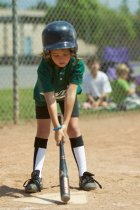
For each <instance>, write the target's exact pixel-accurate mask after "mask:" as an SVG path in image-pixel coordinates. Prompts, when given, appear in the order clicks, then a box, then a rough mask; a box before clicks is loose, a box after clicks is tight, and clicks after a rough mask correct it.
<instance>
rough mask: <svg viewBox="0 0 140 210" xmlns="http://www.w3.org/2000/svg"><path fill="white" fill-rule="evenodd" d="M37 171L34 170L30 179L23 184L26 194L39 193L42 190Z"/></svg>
mask: <svg viewBox="0 0 140 210" xmlns="http://www.w3.org/2000/svg"><path fill="white" fill-rule="evenodd" d="M39 173H40V171H39V170H34V171H33V172H32V174H31V179H28V180H27V181H25V183H24V184H23V187H25V192H26V193H36V192H41V190H42V188H43V183H42V178H40V177H39Z"/></svg>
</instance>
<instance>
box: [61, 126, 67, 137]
mask: <svg viewBox="0 0 140 210" xmlns="http://www.w3.org/2000/svg"><path fill="white" fill-rule="evenodd" d="M62 129H63V132H64V135H66V132H67V125H66V124H63V125H62Z"/></svg>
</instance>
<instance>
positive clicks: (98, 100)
mask: <svg viewBox="0 0 140 210" xmlns="http://www.w3.org/2000/svg"><path fill="white" fill-rule="evenodd" d="M88 66H89V69H90V72H88V73H87V74H86V75H85V77H84V81H83V92H84V93H86V95H87V101H86V102H85V103H84V104H83V108H85V109H86V108H97V107H99V106H102V107H106V106H107V105H108V101H107V98H108V94H109V93H111V91H112V89H111V85H110V82H109V79H108V77H107V75H106V74H105V73H104V72H102V71H100V61H99V59H98V58H96V57H92V58H91V59H90V62H88Z"/></svg>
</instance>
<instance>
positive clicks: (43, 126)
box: [33, 119, 50, 177]
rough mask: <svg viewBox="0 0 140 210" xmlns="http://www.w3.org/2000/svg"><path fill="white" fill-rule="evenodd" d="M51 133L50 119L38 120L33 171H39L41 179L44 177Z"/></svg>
mask: <svg viewBox="0 0 140 210" xmlns="http://www.w3.org/2000/svg"><path fill="white" fill-rule="evenodd" d="M49 133H50V119H38V120H37V134H36V137H35V142H34V163H33V170H39V172H40V173H39V177H41V176H42V168H43V164H44V160H45V154H46V149H47V143H48V137H49Z"/></svg>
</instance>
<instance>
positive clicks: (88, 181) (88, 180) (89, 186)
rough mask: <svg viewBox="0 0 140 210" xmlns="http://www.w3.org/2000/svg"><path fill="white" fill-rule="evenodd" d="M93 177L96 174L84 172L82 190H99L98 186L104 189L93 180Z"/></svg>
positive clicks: (80, 182)
mask: <svg viewBox="0 0 140 210" xmlns="http://www.w3.org/2000/svg"><path fill="white" fill-rule="evenodd" d="M93 176H94V174H92V173H90V172H87V171H86V172H84V173H83V176H81V177H80V181H79V187H80V189H82V190H85V191H90V190H95V189H96V188H97V184H98V186H99V187H100V188H102V186H101V185H100V184H99V182H98V181H97V180H95V179H94V178H93Z"/></svg>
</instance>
